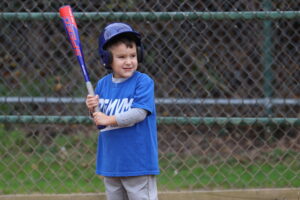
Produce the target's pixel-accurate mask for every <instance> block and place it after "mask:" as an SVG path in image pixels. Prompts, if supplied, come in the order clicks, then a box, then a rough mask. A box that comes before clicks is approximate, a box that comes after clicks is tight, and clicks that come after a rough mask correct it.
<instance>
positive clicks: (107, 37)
mask: <svg viewBox="0 0 300 200" xmlns="http://www.w3.org/2000/svg"><path fill="white" fill-rule="evenodd" d="M126 34H127V35H130V36H133V37H134V40H135V42H136V47H137V59H138V62H142V60H143V45H142V43H141V35H140V34H139V33H138V32H136V31H135V30H134V29H133V28H132V27H131V26H129V25H128V24H125V23H120V22H116V23H112V24H109V25H107V26H106V27H105V28H104V30H103V32H102V33H101V34H100V37H99V54H100V58H101V64H102V65H103V66H104V67H105V68H110V67H111V66H110V64H111V63H112V54H111V52H109V51H107V50H106V46H107V44H108V43H109V42H110V41H112V39H114V38H116V37H117V36H121V35H126Z"/></svg>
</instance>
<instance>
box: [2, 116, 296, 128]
mask: <svg viewBox="0 0 300 200" xmlns="http://www.w3.org/2000/svg"><path fill="white" fill-rule="evenodd" d="M0 123H32V124H48V123H50V124H81V123H82V124H92V120H91V118H90V117H87V116H36V115H34V116H32V115H28V116H26V115H19V116H17V115H16V116H13V115H7V116H0ZM157 123H158V124H194V125H202V124H205V125H213V124H218V125H226V124H233V125H253V124H260V125H282V124H284V125H292V126H299V125H300V118H271V117H257V118H247V117H243V118H241V117H158V118H157Z"/></svg>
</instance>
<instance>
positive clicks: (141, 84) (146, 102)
mask: <svg viewBox="0 0 300 200" xmlns="http://www.w3.org/2000/svg"><path fill="white" fill-rule="evenodd" d="M154 101H155V100H154V81H153V80H152V79H151V78H150V77H149V76H147V75H143V76H141V77H139V78H138V79H137V84H136V89H135V93H134V101H133V104H132V107H133V108H142V109H145V110H147V111H148V112H149V113H153V112H154V109H155V105H154V104H155V102H154Z"/></svg>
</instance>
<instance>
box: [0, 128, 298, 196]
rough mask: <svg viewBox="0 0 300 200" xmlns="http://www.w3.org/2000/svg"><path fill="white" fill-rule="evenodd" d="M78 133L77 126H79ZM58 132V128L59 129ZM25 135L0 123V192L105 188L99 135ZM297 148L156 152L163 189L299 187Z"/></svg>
mask: <svg viewBox="0 0 300 200" xmlns="http://www.w3.org/2000/svg"><path fill="white" fill-rule="evenodd" d="M79 132H80V131H79ZM60 133H62V132H60ZM46 136H47V134H46V133H41V134H39V135H36V136H26V134H25V133H23V132H20V131H7V130H5V129H4V127H3V126H1V125H0V155H1V160H0V180H1V181H0V194H15V193H76V192H103V191H104V185H103V182H102V180H101V179H100V178H99V177H98V176H96V175H95V173H94V172H95V165H94V163H95V149H96V141H97V134H90V135H89V134H86V133H76V132H74V133H73V134H58V135H56V136H55V137H52V139H51V138H50V139H49V138H47V137H46ZM299 156H300V155H299V152H293V151H289V150H280V149H274V150H273V151H272V152H269V153H265V155H264V154H263V153H262V155H261V158H263V159H258V160H247V159H246V160H243V161H242V162H241V161H240V160H237V159H236V158H227V159H223V158H222V157H220V158H215V157H214V162H213V163H212V162H211V160H209V158H210V157H209V156H206V157H200V156H195V155H194V156H189V157H187V156H186V157H178V156H175V155H160V167H161V175H159V176H158V185H159V188H160V189H161V190H166V189H167V190H176V189H211V188H214V189H215V188H222V189H227V188H258V187H300V161H299V160H300V159H299Z"/></svg>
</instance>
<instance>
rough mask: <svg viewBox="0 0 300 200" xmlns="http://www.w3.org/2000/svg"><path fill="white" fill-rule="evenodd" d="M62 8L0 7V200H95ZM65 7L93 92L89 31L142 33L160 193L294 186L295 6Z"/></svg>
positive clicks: (298, 170) (90, 143) (299, 160)
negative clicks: (89, 198) (1, 198)
mask: <svg viewBox="0 0 300 200" xmlns="http://www.w3.org/2000/svg"><path fill="white" fill-rule="evenodd" d="M64 3H66V4H67V3H68V4H69V1H53V0H50V1H43V0H41V1H18V0H13V1H8V0H4V1H1V2H0V8H1V13H0V26H1V32H0V73H1V76H0V91H1V95H0V155H1V159H0V180H1V181H0V194H17V193H37V192H38V193H76V192H99V191H104V186H103V183H102V181H101V179H99V178H98V177H97V176H96V175H95V173H94V171H95V169H94V168H95V167H94V163H95V148H96V141H97V140H96V137H97V134H96V132H97V129H96V128H95V127H94V125H93V124H92V122H91V120H90V119H89V118H88V112H87V109H86V107H85V103H84V100H85V96H86V89H85V84H84V82H83V78H82V75H81V72H80V68H79V66H78V64H77V61H76V58H75V56H74V55H73V52H72V49H71V47H70V44H69V42H68V41H67V38H66V35H65V31H64V28H63V25H62V23H61V21H60V19H59V16H58V9H59V7H60V6H62V5H64ZM70 5H71V6H72V7H73V10H74V11H75V17H76V19H77V23H78V28H79V33H80V37H81V40H82V43H83V51H84V54H85V60H86V62H87V66H88V68H89V72H90V75H91V79H92V82H93V83H94V84H95V82H96V81H97V80H98V79H99V78H100V77H102V76H104V75H105V74H106V73H107V72H106V70H105V69H104V67H102V66H101V65H100V62H99V56H98V52H97V48H98V44H97V43H98V36H99V33H100V31H101V29H102V28H103V27H104V26H105V25H106V24H107V23H109V22H113V21H122V22H127V23H129V24H131V25H132V26H133V27H134V28H135V29H136V30H138V31H139V32H141V33H142V35H143V44H144V46H145V52H146V58H145V62H144V63H143V64H142V65H141V66H140V68H139V69H140V71H142V72H145V73H147V74H149V75H150V76H151V77H152V78H153V79H154V80H155V83H156V88H155V93H156V105H157V113H158V136H159V157H160V167H161V175H159V176H158V184H159V190H160V191H166V190H198V189H216V188H222V189H233V188H265V187H272V188H279V187H290V188H299V187H300V153H299V152H300V129H299V126H300V119H299V114H300V99H299V97H300V85H299V84H300V80H299V77H300V66H299V63H300V55H299V52H300V51H299V46H300V43H299V41H300V40H299V39H300V34H299V31H298V30H299V27H300V23H299V18H300V13H299V11H298V10H299V9H300V3H299V2H298V1H270V0H264V1H258V0H255V1H243V0H238V1H232V0H225V1H224V0H222V1H218V0H214V1H211V0H209V1H208V0H204V1H156V0H153V1H135V0H131V1H115V2H109V3H108V2H105V1H95V0H90V1H80V2H77V3H72V4H70Z"/></svg>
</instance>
